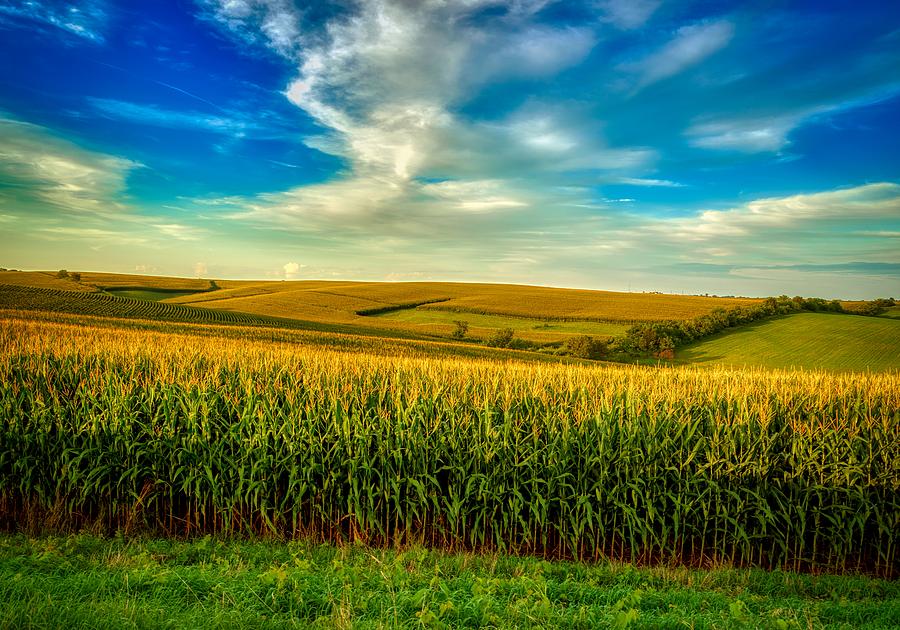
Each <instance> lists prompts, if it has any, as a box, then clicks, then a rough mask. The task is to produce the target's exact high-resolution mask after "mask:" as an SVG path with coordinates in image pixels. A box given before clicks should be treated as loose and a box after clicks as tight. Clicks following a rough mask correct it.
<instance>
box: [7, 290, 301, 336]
mask: <svg viewBox="0 0 900 630" xmlns="http://www.w3.org/2000/svg"><path fill="white" fill-rule="evenodd" d="M0 309H12V310H47V311H56V312H61V313H77V314H81V315H98V316H112V317H121V318H137V319H152V320H157V321H177V322H199V323H209V324H231V325H241V326H273V325H277V326H287V327H290V326H291V325H292V322H290V321H289V320H283V319H279V318H277V317H267V316H265V315H252V314H249V313H237V312H233V311H224V310H223V311H218V310H212V309H205V308H197V307H193V306H186V305H183V304H170V303H167V302H151V301H148V300H137V299H132V298H127V297H120V296H117V295H108V294H105V293H90V292H75V291H68V290H60V289H52V288H38V287H25V286H15V285H4V284H0Z"/></svg>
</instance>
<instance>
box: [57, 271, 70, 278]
mask: <svg viewBox="0 0 900 630" xmlns="http://www.w3.org/2000/svg"><path fill="white" fill-rule="evenodd" d="M56 277H57V278H68V277H69V272H68V271H66V270H65V269H60V270H59V271H57V272H56Z"/></svg>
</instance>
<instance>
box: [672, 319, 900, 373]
mask: <svg viewBox="0 0 900 630" xmlns="http://www.w3.org/2000/svg"><path fill="white" fill-rule="evenodd" d="M676 358H677V359H678V360H679V361H680V362H686V363H701V364H710V365H735V366H759V367H767V368H790V367H804V368H821V369H827V370H837V371H851V370H857V371H865V370H872V371H879V370H897V369H900V320H897V319H890V318H886V317H863V316H860V315H840V314H835V313H797V314H795V315H788V316H785V317H781V318H777V319H771V320H766V321H762V322H757V323H753V324H749V325H746V326H742V327H739V328H733V329H731V330H728V331H726V332H724V333H722V334H719V335H716V336H714V337H711V338H709V339H705V340H703V341H700V342H697V343H694V344H691V345H689V346H685V347H684V348H682V349H680V350H678V351H677V352H676Z"/></svg>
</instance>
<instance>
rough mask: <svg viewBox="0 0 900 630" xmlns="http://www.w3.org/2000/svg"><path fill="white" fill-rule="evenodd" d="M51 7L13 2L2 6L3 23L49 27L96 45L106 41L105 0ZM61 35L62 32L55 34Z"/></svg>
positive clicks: (0, 19)
mask: <svg viewBox="0 0 900 630" xmlns="http://www.w3.org/2000/svg"><path fill="white" fill-rule="evenodd" d="M61 4H62V6H52V5H49V4H48V3H39V2H35V1H34V0H11V1H9V2H5V3H4V4H2V5H0V23H2V22H3V21H4V16H5V17H6V18H7V19H15V20H25V21H28V22H30V23H32V24H34V23H38V24H46V25H48V26H52V27H54V28H57V29H61V30H62V31H65V32H67V33H69V34H71V35H75V36H76V37H79V38H81V39H84V40H88V41H90V42H93V43H96V44H102V43H103V41H104V35H103V30H104V29H105V28H106V23H107V20H108V16H107V11H106V8H105V5H106V3H105V2H103V0H80V1H79V0H74V1H70V2H63V3H61ZM54 32H55V33H58V32H59V31H54Z"/></svg>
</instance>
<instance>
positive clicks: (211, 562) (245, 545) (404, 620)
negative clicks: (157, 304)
mask: <svg viewBox="0 0 900 630" xmlns="http://www.w3.org/2000/svg"><path fill="white" fill-rule="evenodd" d="M898 625H900V582H896V581H894V582H890V581H883V580H878V579H872V578H867V577H861V576H843V577H838V576H829V575H821V576H811V575H798V574H792V573H785V572H780V571H775V572H764V571H759V570H746V569H732V568H718V569H711V570H690V569H684V568H678V569H672V568H636V567H634V566H631V565H627V564H620V563H609V562H600V563H597V564H586V563H574V562H552V563H551V562H546V561H543V560H540V559H536V558H515V557H510V556H503V555H471V554H448V553H441V552H432V551H426V550H424V549H420V548H413V549H407V550H386V551H385V550H373V549H369V548H366V547H363V546H344V547H335V546H328V545H316V544H312V543H308V542H302V541H301V542H291V543H282V542H239V541H224V540H219V539H215V538H204V539H200V540H195V541H193V542H185V541H173V540H153V539H147V540H132V541H125V540H124V539H121V538H118V539H103V538H97V537H94V536H89V535H79V536H69V537H39V538H27V537H25V536H23V535H10V534H3V535H0V627H3V628H56V627H66V628H96V627H104V628H134V627H142V628H155V627H168V628H234V627H242V628H246V627H251V628H253V627H266V628H289V627H290V628H309V627H312V628H317V627H318V628H335V627H337V628H351V627H352V628H404V627H406V628H413V627H430V628H476V627H493V628H600V627H613V628H616V627H618V628H626V627H627V628H697V629H700V628H813V627H815V628H835V629H837V628H842V629H843V628H847V629H850V628H873V629H874V628H885V629H887V628H896V627H898Z"/></svg>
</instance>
